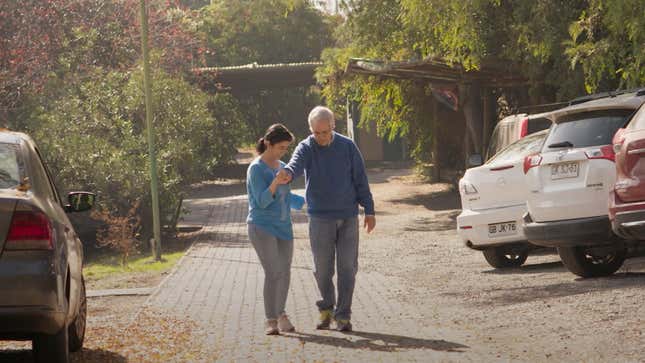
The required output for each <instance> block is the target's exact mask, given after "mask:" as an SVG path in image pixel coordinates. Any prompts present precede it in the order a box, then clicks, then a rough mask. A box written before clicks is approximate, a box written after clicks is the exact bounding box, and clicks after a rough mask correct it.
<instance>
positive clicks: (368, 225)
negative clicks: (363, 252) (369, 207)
mask: <svg viewBox="0 0 645 363" xmlns="http://www.w3.org/2000/svg"><path fill="white" fill-rule="evenodd" d="M374 227H376V217H375V216H365V221H364V222H363V228H365V229H367V233H371V232H372V230H373V229H374Z"/></svg>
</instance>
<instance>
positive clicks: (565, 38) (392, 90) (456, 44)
mask: <svg viewBox="0 0 645 363" xmlns="http://www.w3.org/2000/svg"><path fill="white" fill-rule="evenodd" d="M346 4H347V6H346V8H345V10H346V12H347V19H346V21H345V22H344V23H343V24H342V25H341V26H340V27H338V29H337V30H336V32H335V36H336V46H335V47H332V48H328V49H326V50H325V51H324V52H323V57H322V59H323V61H324V63H325V64H324V66H323V67H321V68H320V69H319V71H318V73H317V77H318V80H319V81H320V82H321V83H323V84H324V85H325V87H324V89H323V96H324V97H325V99H326V101H327V103H328V105H329V106H330V107H332V109H334V110H336V111H341V113H340V114H341V115H342V114H344V108H345V103H346V100H347V99H348V98H349V99H350V100H354V101H359V102H361V105H362V106H361V111H362V113H361V124H362V125H367V124H368V122H367V121H369V122H376V125H377V127H378V132H379V134H381V135H389V136H390V137H392V136H393V135H396V134H403V135H408V136H409V139H410V140H409V141H410V142H411V144H412V145H411V146H412V150H416V152H415V155H416V157H417V159H418V160H419V161H426V160H427V159H424V158H426V157H427V153H424V152H422V150H423V149H424V148H425V147H427V145H428V141H429V137H430V136H429V135H431V133H432V132H433V130H434V129H433V122H434V121H433V120H429V119H428V117H427V115H426V113H427V112H424V107H425V106H426V105H425V103H427V98H424V97H417V95H418V94H419V91H418V88H419V87H418V86H417V85H414V84H412V83H410V82H409V81H396V82H392V81H388V80H384V79H380V78H378V77H362V76H351V75H346V74H344V69H345V67H346V66H347V62H348V60H349V59H350V58H370V59H379V60H384V61H401V60H405V61H408V60H421V59H441V60H444V61H447V62H448V63H451V64H455V65H458V66H461V67H463V68H465V69H467V70H469V69H479V68H480V67H482V66H483V65H505V64H512V65H515V66H516V67H517V68H518V69H520V70H521V74H522V75H524V76H526V77H527V78H528V84H527V89H528V91H529V95H530V98H531V100H532V102H534V103H547V102H556V101H562V100H567V99H571V98H573V97H575V96H578V95H580V94H581V93H583V92H584V91H587V92H594V91H598V90H607V89H615V88H618V87H633V86H638V85H642V84H644V83H645V70H643V69H644V68H643V67H642V64H643V59H644V58H645V47H644V46H643V44H645V32H643V29H645V24H644V22H645V20H643V19H644V18H643V14H645V3H643V2H642V1H639V0H628V1H620V0H592V1H583V0H567V1H562V0H540V1H523V0H510V1H501V0H464V1H456V0H349V1H346ZM504 92H505V90H498V94H503V93H504ZM413 132H414V133H416V136H414V135H412V133H413Z"/></svg>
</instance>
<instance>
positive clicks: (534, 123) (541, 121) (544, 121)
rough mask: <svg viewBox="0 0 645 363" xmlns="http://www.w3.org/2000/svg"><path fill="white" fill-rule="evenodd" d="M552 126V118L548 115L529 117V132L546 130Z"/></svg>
mask: <svg viewBox="0 0 645 363" xmlns="http://www.w3.org/2000/svg"><path fill="white" fill-rule="evenodd" d="M549 127H551V120H549V119H548V118H546V117H539V118H529V125H528V130H527V131H528V134H529V135H530V134H532V133H535V132H538V131H542V130H546V129H548V128H549Z"/></svg>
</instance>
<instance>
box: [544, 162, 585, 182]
mask: <svg viewBox="0 0 645 363" xmlns="http://www.w3.org/2000/svg"><path fill="white" fill-rule="evenodd" d="M579 171H580V164H579V163H578V162H573V163H560V164H553V165H551V180H556V179H565V178H577V177H578V173H579Z"/></svg>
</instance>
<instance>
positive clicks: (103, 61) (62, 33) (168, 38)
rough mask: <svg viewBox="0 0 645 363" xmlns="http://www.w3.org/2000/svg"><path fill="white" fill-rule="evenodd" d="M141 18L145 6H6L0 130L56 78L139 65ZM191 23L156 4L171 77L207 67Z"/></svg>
mask: <svg viewBox="0 0 645 363" xmlns="http://www.w3.org/2000/svg"><path fill="white" fill-rule="evenodd" d="M137 10H138V0H123V1H111V0H77V1H72V0H46V1H41V0H26V1H17V0H8V1H2V2H0V20H1V21H0V34H1V36H0V49H2V51H0V69H1V71H0V81H1V84H0V110H1V111H2V112H0V122H2V123H4V124H5V125H8V124H9V125H11V123H10V120H11V119H17V118H18V117H16V114H15V113H16V112H20V106H21V105H22V104H23V102H25V99H26V98H28V97H29V96H30V95H31V94H37V93H40V92H43V91H44V87H45V86H46V83H47V82H49V81H51V80H52V79H54V78H56V77H59V78H60V77H67V76H69V74H75V75H76V76H77V77H83V75H84V74H86V73H87V72H90V73H91V71H92V69H93V68H97V67H98V68H105V69H118V70H124V69H128V68H130V67H132V66H133V65H135V64H136V61H137V60H138V59H139V58H140V49H141V47H140V42H139V36H140V34H139V25H138V16H137V14H138V13H137ZM191 19H192V18H191V17H190V12H187V11H184V10H181V9H179V8H174V7H170V6H168V5H167V4H166V2H165V1H162V0H151V4H150V26H151V34H153V35H154V36H153V37H151V42H152V46H153V47H154V48H155V49H156V50H157V51H158V52H160V53H161V58H160V59H161V63H162V67H163V68H164V69H165V70H167V71H169V72H171V73H180V72H182V71H184V70H188V69H189V68H191V67H193V66H197V65H200V64H203V63H200V59H201V57H202V55H203V54H204V53H205V48H204V42H203V39H202V38H200V36H199V34H200V33H198V32H197V31H196V25H195V24H194V23H193V22H192V20H191ZM12 126H14V127H15V126H18V125H15V124H14V125H12Z"/></svg>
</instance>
